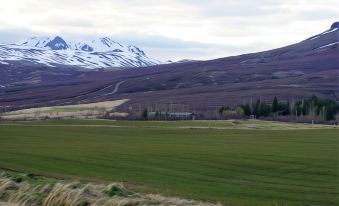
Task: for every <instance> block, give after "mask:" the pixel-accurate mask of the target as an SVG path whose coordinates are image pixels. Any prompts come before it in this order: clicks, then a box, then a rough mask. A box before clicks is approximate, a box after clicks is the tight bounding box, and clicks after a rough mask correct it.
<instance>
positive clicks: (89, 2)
mask: <svg viewBox="0 0 339 206" xmlns="http://www.w3.org/2000/svg"><path fill="white" fill-rule="evenodd" d="M0 5H1V6H0V41H2V42H6V41H9V40H14V39H19V38H23V37H24V36H25V37H28V35H32V34H47V35H66V36H72V37H74V36H80V37H81V38H85V37H86V38H87V37H92V36H93V37H94V36H116V37H117V38H118V37H119V36H120V37H121V35H122V34H124V35H126V37H125V38H124V39H126V41H128V42H131V44H132V43H134V42H137V44H138V45H139V46H140V47H142V48H143V47H146V48H147V50H149V53H151V54H153V55H154V56H155V58H161V59H180V58H203V59H208V58H215V57H221V56H223V55H233V54H239V53H246V52H253V51H257V50H263V49H270V48H275V47H279V46H284V45H286V44H290V43H295V42H298V41H300V40H303V39H304V38H307V37H309V36H311V35H313V34H316V33H320V32H322V31H323V30H326V29H327V28H329V26H330V24H331V23H333V22H334V21H337V20H338V19H339V2H338V1H337V0H323V1H319V0H299V1H294V0H255V1H254V0H237V1H234V0H143V1H140V0H96V1H93V0H44V1H41V0H15V1H13V0H0ZM16 31H18V32H16ZM19 31H25V32H21V33H19ZM9 34H13V35H12V36H10V37H8V35H9ZM127 34H128V35H127ZM127 37H128V38H127ZM149 37H153V38H156V41H154V42H153V44H150V43H152V41H149ZM161 38H162V39H161ZM155 42H156V43H155ZM177 44H180V45H181V46H177Z"/></svg>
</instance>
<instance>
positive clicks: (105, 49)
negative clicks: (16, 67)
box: [0, 36, 160, 69]
mask: <svg viewBox="0 0 339 206" xmlns="http://www.w3.org/2000/svg"><path fill="white" fill-rule="evenodd" d="M16 60H24V61H28V62H33V63H34V64H44V65H47V66H55V65H67V66H79V67H85V68H89V69H95V68H109V67H145V66H152V65H156V64H160V62H159V61H157V60H154V59H152V58H149V57H148V56H147V55H146V54H145V52H144V51H143V50H141V49H140V48H138V47H136V46H130V45H123V44H120V43H118V42H115V41H114V40H112V39H111V38H109V37H103V38H97V39H94V40H90V41H79V42H73V41H67V40H65V39H64V38H62V37H60V36H56V37H54V38H50V37H32V38H29V39H28V40H26V41H24V42H20V43H18V44H9V45H0V64H2V63H6V61H16Z"/></svg>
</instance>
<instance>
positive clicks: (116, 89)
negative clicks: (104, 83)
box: [103, 80, 126, 96]
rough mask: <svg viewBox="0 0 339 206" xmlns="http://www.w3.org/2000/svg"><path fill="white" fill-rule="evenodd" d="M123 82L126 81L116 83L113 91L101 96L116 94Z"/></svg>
mask: <svg viewBox="0 0 339 206" xmlns="http://www.w3.org/2000/svg"><path fill="white" fill-rule="evenodd" d="M124 82H126V80H124V81H121V82H118V83H117V84H116V85H115V87H114V90H113V91H112V92H110V93H106V94H103V96H107V95H111V94H115V93H117V92H118V91H119V87H120V85H121V84H123V83H124Z"/></svg>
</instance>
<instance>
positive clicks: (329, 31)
mask: <svg viewBox="0 0 339 206" xmlns="http://www.w3.org/2000/svg"><path fill="white" fill-rule="evenodd" d="M337 30H338V28H334V29H330V30H327V31H324V32H323V33H320V34H318V35H316V36H314V37H311V38H310V39H309V40H310V41H312V40H314V39H318V38H319V37H321V36H322V35H324V34H328V33H331V32H334V31H337Z"/></svg>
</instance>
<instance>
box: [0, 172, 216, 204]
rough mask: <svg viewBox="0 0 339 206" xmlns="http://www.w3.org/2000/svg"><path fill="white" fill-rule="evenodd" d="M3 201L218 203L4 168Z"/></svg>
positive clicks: (0, 175)
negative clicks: (145, 193)
mask: <svg viewBox="0 0 339 206" xmlns="http://www.w3.org/2000/svg"><path fill="white" fill-rule="evenodd" d="M0 201H4V202H5V203H6V204H5V205H7V204H9V203H11V205H13V206H14V205H15V206H19V205H25V206H56V205H67V206H89V205H100V206H137V205H144V206H151V205H173V206H217V205H215V204H210V203H202V202H196V201H193V200H185V199H179V198H173V197H172V198H168V197H163V196H160V195H154V194H147V195H141V194H138V193H134V192H132V191H129V190H127V189H126V188H125V187H124V186H123V185H122V184H119V183H111V184H94V183H89V182H74V181H73V182H72V181H69V180H58V179H52V178H45V177H40V176H35V175H33V174H21V173H17V172H9V171H1V170H0ZM0 205H1V202H0ZM7 206H8V205H7Z"/></svg>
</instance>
